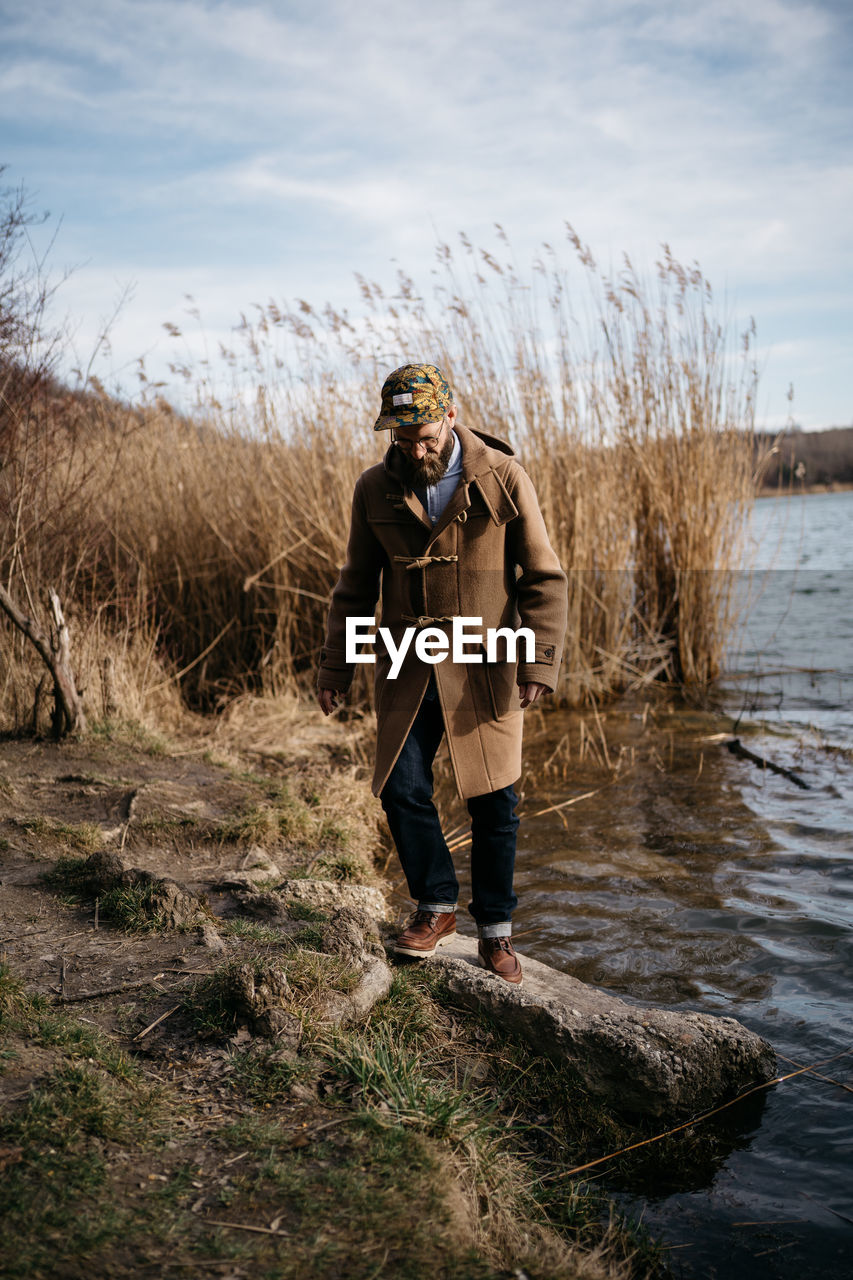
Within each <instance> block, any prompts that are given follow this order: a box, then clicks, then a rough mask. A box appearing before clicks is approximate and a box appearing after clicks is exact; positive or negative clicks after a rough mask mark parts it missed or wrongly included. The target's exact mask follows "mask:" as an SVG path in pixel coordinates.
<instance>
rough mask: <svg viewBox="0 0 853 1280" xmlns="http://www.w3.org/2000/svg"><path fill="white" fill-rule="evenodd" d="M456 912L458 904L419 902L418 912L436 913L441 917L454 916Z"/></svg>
mask: <svg viewBox="0 0 853 1280" xmlns="http://www.w3.org/2000/svg"><path fill="white" fill-rule="evenodd" d="M455 910H456V903H455V902H453V903H450V902H419V903H418V911H436V912H437V913H438V914H439V915H440V916H452V915H453V912H454V911H455Z"/></svg>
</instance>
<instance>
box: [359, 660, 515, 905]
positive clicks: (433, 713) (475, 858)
mask: <svg viewBox="0 0 853 1280" xmlns="http://www.w3.org/2000/svg"><path fill="white" fill-rule="evenodd" d="M443 733H444V721H443V719H442V715H441V706H440V703H439V701H438V694H437V692H436V689H435V685H434V684H433V682H432V681H431V682H430V685H429V688H428V689H427V692H426V695H425V696H424V700H423V702H422V703H421V706H420V710H419V711H418V714H417V716H416V717H415V723H414V724H413V725H412V728H411V730H410V732H409V736H408V738H407V739H406V741H405V743H404V744H403V749H402V751H401V752H400V755H399V757H398V759H397V763H396V764H395V765H394V768H393V769H392V770H391V775H390V777H389V778H388V781H387V782H386V783H385V786H384V787H383V788H382V793H381V795H380V797H379V798H380V800H381V801H382V807H383V809H384V810H385V814H386V817H387V818H388V825H389V827H390V828H391V835H392V836H393V837H394V843H395V845H396V846H397V853H398V854H399V857H400V863H401V865H402V868H403V871H404V872H405V876H406V881H407V883H408V886H409V893H410V894H411V896H412V897H413V898H414V900H415V902H418V903H421V902H424V903H426V902H430V903H439V902H440V903H447V904H448V905H453V904H454V903H455V902H456V899H457V898H458V896H459V882H458V880H457V879H456V872H455V870H454V867H453V858H452V857H451V854H450V850H449V849H448V847H447V841H446V840H445V838H444V835H443V833H442V830H441V823H440V822H439V817H438V812H437V810H436V807H435V804H434V803H433V798H432V764H433V760H434V759H435V753H436V751H437V750H438V746H439V743H440V742H441V738H442V735H443ZM466 803H467V805H468V812H469V813H470V815H471V839H472V844H471V891H472V893H471V901H470V903H469V904H468V910H469V911H470V913H471V915H472V916H473V917H474V919H475V921H476V922H477V924H478V925H479V926H480V927H482V926H484V925H491V924H499V923H501V922H503V921H508V920H510V919H511V918H512V913H513V910H514V908H515V906H516V904H517V902H518V899H517V898H516V896H515V894H514V893H513V888H512V876H513V870H514V868H515V838H516V832H517V830H518V818H517V817H516V816H515V806H516V805H517V804H518V796H517V795H516V794H515V791H514V790H513V788H512V787H503V788H501V790H500V791H490V792H488V793H487V794H486V795H483V796H472V797H471V799H469V800H468V801H467V802H466Z"/></svg>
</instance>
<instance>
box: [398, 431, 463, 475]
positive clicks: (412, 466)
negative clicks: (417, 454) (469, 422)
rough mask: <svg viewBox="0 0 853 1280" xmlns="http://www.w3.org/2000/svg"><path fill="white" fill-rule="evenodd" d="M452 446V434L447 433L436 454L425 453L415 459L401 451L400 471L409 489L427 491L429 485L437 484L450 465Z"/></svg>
mask: <svg viewBox="0 0 853 1280" xmlns="http://www.w3.org/2000/svg"><path fill="white" fill-rule="evenodd" d="M453 445H454V439H453V432H452V431H448V433H447V439H446V440H445V442H444V444H443V446H442V448H441V449H440V450H439V451H438V453H426V454H424V456H423V457H422V458H420V459H416V458H410V457H408V456H407V455H406V454H405V453H403V451H402V449H401V450H400V454H401V456H402V467H401V470H402V474H403V479H404V480H405V482H406V484H407V485H408V486H409V488H410V489H428V488H429V487H430V485H433V484H438V482H439V480H440V479H441V477H442V476H443V475H444V473H445V472H446V471H447V468H448V466H449V464H450V455H451V454H452V453H453Z"/></svg>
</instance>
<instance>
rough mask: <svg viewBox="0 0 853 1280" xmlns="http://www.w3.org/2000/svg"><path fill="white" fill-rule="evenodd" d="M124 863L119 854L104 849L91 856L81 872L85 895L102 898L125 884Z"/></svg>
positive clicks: (82, 889)
mask: <svg viewBox="0 0 853 1280" xmlns="http://www.w3.org/2000/svg"><path fill="white" fill-rule="evenodd" d="M124 876H125V869H124V863H123V862H122V860H121V858H120V857H119V856H118V854H117V853H108V852H107V851H106V850H104V849H100V850H98V852H97V853H93V854H90V855H89V857H88V858H87V859H86V861H85V863H84V864H83V866H82V868H81V870H80V880H79V885H80V889H81V891H82V892H83V893H89V894H91V896H92V897H93V898H100V897H101V895H102V894H104V893H107V892H108V891H109V890H110V889H115V888H116V887H117V886H118V885H120V884H123V883H124Z"/></svg>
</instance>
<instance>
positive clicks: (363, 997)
mask: <svg viewBox="0 0 853 1280" xmlns="http://www.w3.org/2000/svg"><path fill="white" fill-rule="evenodd" d="M323 932H324V937H323V950H324V951H327V952H329V954H331V955H339V956H343V957H344V958H345V959H347V960H348V961H349V962H350V963H351V964H353V965H354V966H355V967H356V968H358V969H360V970H361V978H360V980H359V983H358V986H357V987H355V989H354V990H353V991H347V992H340V991H333V992H332V993H331V995H330V996H329V997H328V999H327V1000H326V1002H325V1004H324V1006H323V1015H322V1016H323V1020H324V1021H325V1022H331V1023H333V1024H335V1025H336V1026H337V1025H342V1024H346V1023H350V1022H363V1021H364V1020H365V1018H366V1017H367V1015H368V1013H370V1010H371V1009H372V1008H373V1006H374V1005H375V1004H376V1003H377V1002H378V1001H379V1000H382V999H384V998H385V996H387V994H388V992H389V991H390V990H391V983H392V982H393V980H394V975H393V973H392V971H391V968H390V966H389V964H388V962H387V960H386V959H385V952H384V950H383V948H382V944H381V942H380V941H379V933H378V931H377V928H376V925H375V924H374V922H373V921H372V920H371V918H370V917H369V916H368V915H366V914H365V912H363V911H356V910H354V909H353V908H352V907H342V908H341V909H340V910H339V911H336V912H335V914H334V915H333V916H332V918H331V920H330V921H329V923H328V924H327V925H326V928H325V930H324V931H323Z"/></svg>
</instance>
